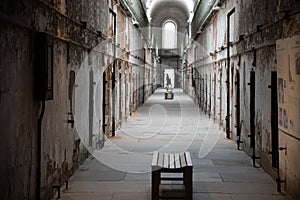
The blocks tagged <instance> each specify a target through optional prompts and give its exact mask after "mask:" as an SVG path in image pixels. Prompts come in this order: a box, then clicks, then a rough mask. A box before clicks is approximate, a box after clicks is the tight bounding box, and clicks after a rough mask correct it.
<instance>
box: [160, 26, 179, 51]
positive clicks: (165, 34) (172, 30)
mask: <svg viewBox="0 0 300 200" xmlns="http://www.w3.org/2000/svg"><path fill="white" fill-rule="evenodd" d="M162 47H163V48H164V49H176V48H177V24H176V23H175V22H174V21H171V20H168V21H166V22H165V23H164V24H163V27H162Z"/></svg>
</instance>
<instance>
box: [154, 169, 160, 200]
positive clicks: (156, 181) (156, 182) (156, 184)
mask: <svg viewBox="0 0 300 200" xmlns="http://www.w3.org/2000/svg"><path fill="white" fill-rule="evenodd" d="M159 184H160V171H159V170H155V171H153V170H152V200H158V199H159Z"/></svg>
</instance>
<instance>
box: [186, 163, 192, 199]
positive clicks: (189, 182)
mask: <svg viewBox="0 0 300 200" xmlns="http://www.w3.org/2000/svg"><path fill="white" fill-rule="evenodd" d="M192 172H193V168H192V167H186V168H185V169H184V186H185V199H187V200H192V199H193V173H192Z"/></svg>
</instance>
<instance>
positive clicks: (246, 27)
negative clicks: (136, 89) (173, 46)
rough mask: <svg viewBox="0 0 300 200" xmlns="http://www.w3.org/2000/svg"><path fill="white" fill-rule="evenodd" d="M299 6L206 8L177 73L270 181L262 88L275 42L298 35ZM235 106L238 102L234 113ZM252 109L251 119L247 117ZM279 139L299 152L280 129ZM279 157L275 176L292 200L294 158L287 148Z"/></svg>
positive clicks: (267, 111) (272, 64)
mask: <svg viewBox="0 0 300 200" xmlns="http://www.w3.org/2000/svg"><path fill="white" fill-rule="evenodd" d="M299 6H300V4H299V2H298V3H297V2H296V1H275V2H274V1H269V0H265V1H254V0H252V1H241V0H239V1H224V2H223V4H222V7H221V9H220V10H218V11H214V12H212V14H211V16H210V17H209V18H208V21H207V22H206V24H205V27H203V30H202V33H199V34H198V35H197V36H196V38H195V41H194V42H193V44H192V45H191V46H190V48H189V52H188V54H186V55H185V57H184V60H187V61H188V67H187V68H186V70H185V72H184V73H183V74H184V77H185V79H184V80H185V82H184V84H183V85H184V90H185V91H186V92H187V93H188V94H190V95H191V97H192V98H194V100H195V102H197V103H198V104H199V106H200V107H201V108H202V110H203V111H205V112H207V113H208V114H210V115H211V116H212V118H213V119H214V120H215V122H216V123H219V124H220V127H221V129H222V130H224V131H225V133H226V128H227V126H226V120H228V119H229V122H230V123H229V127H230V130H229V131H228V132H227V133H229V135H228V136H229V137H230V139H232V140H234V141H237V140H241V141H242V142H243V143H241V144H239V145H240V147H241V149H243V150H244V151H245V152H247V153H248V154H249V156H251V157H252V158H253V157H257V158H256V159H255V162H256V163H255V165H257V166H261V167H262V168H264V169H265V170H266V171H267V172H269V173H270V174H271V175H272V177H273V178H274V179H276V178H277V176H278V175H277V170H278V169H276V168H273V167H272V154H270V152H271V151H272V131H271V127H272V123H271V115H272V113H273V112H274V111H273V110H271V89H270V88H268V86H269V85H270V84H271V73H272V72H274V71H275V72H276V40H278V39H281V38H286V37H290V36H293V35H297V34H299V33H300V29H299V27H300V26H299V23H300V21H299V18H300V15H299ZM234 8H235V11H234V12H233V14H232V15H231V17H230V32H229V34H230V65H229V66H228V58H227V45H228V43H227V36H228V32H227V14H228V13H229V12H230V11H232V9H234ZM228 67H229V69H228ZM228 70H229V77H228V76H227V72H228ZM251 73H253V74H254V76H255V92H254V93H251V91H250V85H249V84H248V83H251V81H250V76H251ZM238 80H239V81H238ZM227 81H229V87H228V89H229V94H230V104H229V109H230V114H229V115H228V113H227V104H228V102H227V94H228V89H227V86H228V85H227ZM238 82H239V84H238ZM238 86H239V87H238ZM238 94H239V95H238ZM251 96H253V97H254V98H253V99H254V101H255V103H254V105H255V108H254V109H252V107H251V106H250V101H251ZM238 97H239V99H238ZM237 105H239V106H240V115H239V116H238V110H237V108H238V107H237ZM252 111H253V116H254V118H253V119H251V115H250V112H252ZM227 116H228V117H227ZM251 120H252V122H254V129H253V132H254V134H255V139H254V143H251V141H250V138H249V137H248V135H250V134H251ZM237 125H239V126H237ZM238 128H240V130H241V136H240V137H238V135H237V133H238V131H239V130H238ZM279 140H280V141H279V143H280V144H279V147H282V146H283V147H287V148H288V149H293V151H296V149H298V151H299V145H300V142H299V140H297V139H295V138H292V137H290V136H288V135H285V134H282V133H279ZM252 145H253V146H252ZM279 157H280V162H279V170H280V179H282V180H286V183H281V186H282V188H283V189H285V190H287V192H288V193H290V194H291V195H292V196H293V197H294V198H295V199H298V198H299V195H300V194H299V187H300V186H299V181H300V174H299V170H298V167H297V166H299V162H298V161H299V156H298V155H296V154H293V152H291V151H287V152H285V151H279Z"/></svg>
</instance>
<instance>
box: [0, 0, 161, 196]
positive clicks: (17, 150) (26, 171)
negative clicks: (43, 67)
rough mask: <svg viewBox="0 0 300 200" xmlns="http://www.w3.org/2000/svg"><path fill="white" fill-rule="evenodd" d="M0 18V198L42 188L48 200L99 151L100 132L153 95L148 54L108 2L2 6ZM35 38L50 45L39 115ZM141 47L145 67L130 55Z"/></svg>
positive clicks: (42, 0) (43, 0)
mask: <svg viewBox="0 0 300 200" xmlns="http://www.w3.org/2000/svg"><path fill="white" fill-rule="evenodd" d="M109 7H111V9H112V10H114V11H115V13H116V14H117V19H118V24H119V25H120V27H119V25H118V29H119V30H118V32H119V31H120V32H125V34H124V35H123V38H122V39H120V40H119V41H118V43H119V45H118V44H113V42H112V37H111V35H110V27H109V25H110V24H109ZM0 16H1V19H0V28H1V37H0V41H1V48H0V55H1V59H0V60H1V61H0V72H1V77H0V86H1V93H0V122H1V136H2V139H1V140H0V141H1V142H0V148H1V153H0V157H1V160H2V161H3V163H2V164H1V167H0V168H1V169H0V170H1V183H3V184H2V186H1V189H0V198H1V199H37V197H36V191H37V188H39V187H40V188H41V189H40V195H41V199H51V198H52V197H53V195H54V194H53V186H61V187H62V186H64V184H65V182H66V181H67V180H68V178H69V177H70V176H71V175H72V174H73V173H74V171H75V170H76V169H77V168H78V166H79V165H80V163H81V162H82V161H83V160H84V159H85V158H86V157H87V156H88V155H89V152H88V151H90V152H92V150H93V149H95V148H101V145H103V142H104V141H103V127H104V126H105V125H106V126H107V128H106V130H105V133H106V135H107V136H111V133H112V132H111V131H112V127H111V126H112V120H113V119H115V120H116V124H117V126H116V128H118V127H120V126H121V124H122V121H124V120H126V119H127V117H128V116H129V115H130V114H131V113H132V112H134V111H135V110H136V109H137V107H138V105H140V104H141V103H142V102H143V101H144V100H146V99H147V97H148V96H149V95H150V94H151V92H152V85H153V82H154V81H155V78H153V77H156V75H155V74H154V71H151V69H152V68H151V66H152V65H154V64H155V63H152V59H151V56H153V55H152V54H151V51H150V50H148V49H149V47H148V46H147V45H146V44H145V41H144V40H142V39H141V37H140V36H141V35H140V34H141V32H140V31H138V30H137V29H136V27H134V26H133V24H132V23H131V18H130V16H127V15H126V14H125V11H124V10H122V8H120V7H118V6H116V5H114V6H113V5H112V2H107V1H99V0H91V1H78V0H75V1H66V0H60V1H56V0H55V1H54V0H34V1H33V0H32V1H31V0H30V1H26V2H24V1H19V0H15V1H8V0H4V1H1V3H0ZM129 30H130V31H129ZM37 32H43V33H46V35H47V37H48V38H50V40H49V41H52V42H53V43H52V45H53V46H52V48H53V59H48V60H50V61H52V62H53V99H51V100H48V101H46V102H45V112H44V114H43V115H42V114H41V113H43V112H42V101H41V100H36V99H35V98H34V97H35V90H34V88H35V87H36V82H35V81H36V80H39V78H40V76H42V75H41V74H34V71H35V70H36V66H35V64H34V63H35V60H37V59H39V58H37V55H38V52H37V51H36V50H35V46H39V45H42V44H38V43H37V41H36V40H35V37H36V34H37ZM135 36H137V37H135ZM45 47H46V46H45ZM114 47H116V48H117V52H122V53H120V56H119V57H117V62H116V63H117V69H116V73H115V75H116V76H115V80H116V84H115V85H116V88H112V85H111V81H112V79H113V78H112V63H113V48H114ZM144 48H145V49H146V54H147V55H146V58H147V63H148V64H147V65H146V66H144V60H143V53H142V52H141V51H132V52H131V50H132V49H144ZM49 52H50V51H49ZM46 57H48V58H50V57H51V56H50V55H48V56H46ZM154 60H155V59H154ZM145 67H146V70H147V75H146V76H147V79H144V76H145V75H144V74H145ZM49 73H50V72H49ZM104 74H105V75H106V76H105V77H104ZM148 74H149V75H148ZM144 81H146V83H145V82H144ZM104 83H106V87H105V88H104V87H103V84H104ZM143 88H144V89H143ZM113 90H115V92H116V93H115V95H116V96H115V105H116V108H117V109H116V113H118V114H117V115H116V116H114V117H115V118H113V117H112V116H113V114H112V103H113V101H112V98H111V97H112V92H113ZM104 97H105V99H104ZM104 101H105V102H106V106H103V102H104ZM41 116H43V117H42V123H41V132H39V128H38V124H39V123H38V119H39V118H40V117H41ZM104 118H105V120H104ZM104 123H105V124H104ZM39 134H41V142H39V137H38V136H39ZM39 147H40V148H41V151H39V150H38V149H39ZM38 155H41V158H40V159H41V160H40V161H39V156H38ZM39 166H40V169H41V178H40V180H41V184H40V185H38V182H39V181H38V180H39V173H38V169H39Z"/></svg>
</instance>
